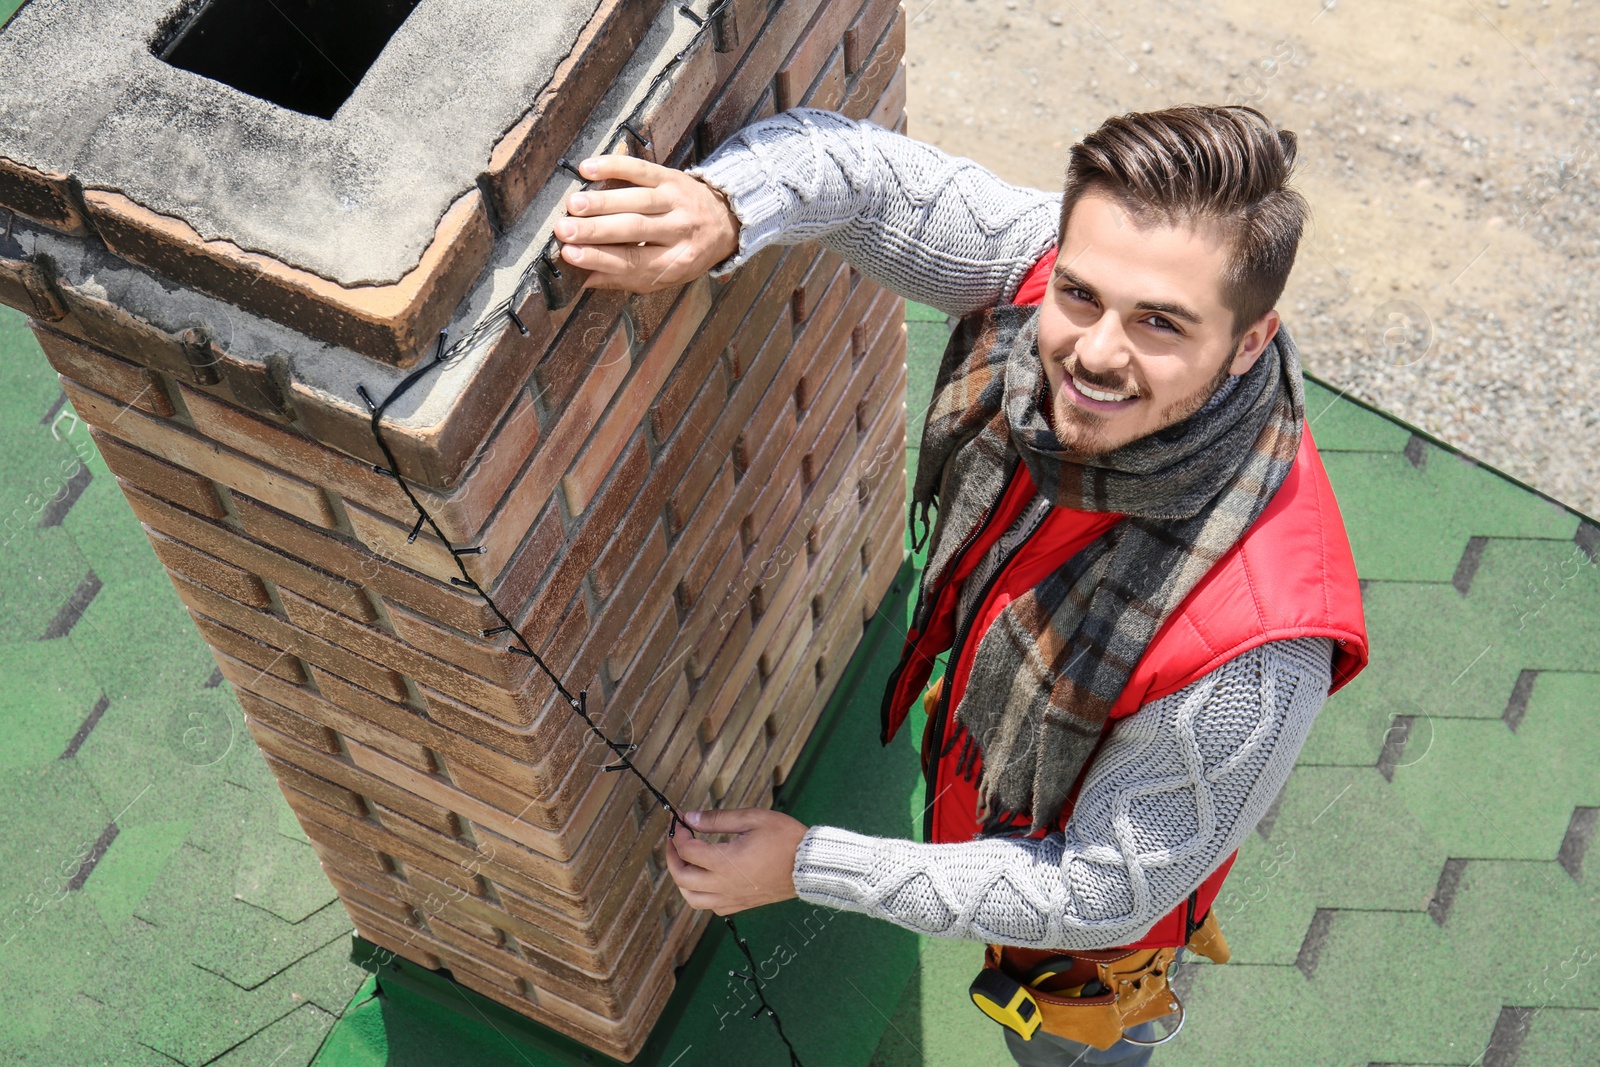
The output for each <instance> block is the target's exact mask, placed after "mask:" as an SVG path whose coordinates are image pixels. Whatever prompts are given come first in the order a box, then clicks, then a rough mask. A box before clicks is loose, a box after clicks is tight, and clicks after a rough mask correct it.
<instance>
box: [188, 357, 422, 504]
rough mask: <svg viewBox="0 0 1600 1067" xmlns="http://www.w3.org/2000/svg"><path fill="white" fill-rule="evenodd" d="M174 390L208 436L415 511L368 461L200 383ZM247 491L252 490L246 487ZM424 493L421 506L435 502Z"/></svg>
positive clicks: (332, 485) (356, 496)
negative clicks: (216, 396) (214, 393)
mask: <svg viewBox="0 0 1600 1067" xmlns="http://www.w3.org/2000/svg"><path fill="white" fill-rule="evenodd" d="M178 394H179V396H181V397H182V399H183V404H184V407H185V408H186V409H188V412H189V418H190V419H191V420H192V422H193V423H194V428H195V429H196V430H197V431H199V432H200V433H201V434H203V435H204V436H205V437H207V438H209V439H210V440H213V441H216V442H217V443H218V444H221V445H224V446H226V447H228V448H231V449H234V450H235V451H237V452H239V453H241V454H243V455H245V456H248V457H250V458H251V459H254V460H256V461H257V462H260V463H270V464H275V465H277V466H284V467H288V468H290V469H292V470H294V471H295V473H296V474H298V475H299V476H300V477H302V478H305V479H307V480H309V481H312V482H315V483H316V484H317V485H319V486H322V487H325V488H327V489H330V490H332V491H333V492H335V493H338V494H339V495H340V496H344V497H348V498H350V499H352V500H356V501H359V502H360V503H362V504H364V505H366V506H368V507H371V508H374V509H376V510H379V511H382V512H383V513H384V514H387V515H394V516H397V517H403V518H407V519H410V518H413V517H415V515H416V510H415V509H414V508H413V507H412V506H411V503H410V501H408V500H407V499H406V496H405V494H404V493H403V492H402V491H401V490H400V487H399V486H398V485H396V484H395V481H394V479H393V478H390V477H387V476H385V475H381V474H378V473H377V472H376V471H374V470H373V468H372V465H371V464H369V463H363V462H362V461H360V460H357V459H352V458H351V457H349V456H347V455H345V454H343V453H342V452H335V451H334V450H333V449H331V448H326V447H324V446H322V445H320V444H318V443H317V442H315V441H310V440H307V439H306V438H305V437H302V436H301V435H299V434H297V433H292V432H290V431H288V430H284V429H282V428H280V427H278V426H274V425H272V424H271V423H269V422H264V421H262V420H261V419H258V418H256V417H255V416H253V415H251V414H249V413H248V412H244V411H240V410H239V409H238V408H235V407H232V406H231V405H228V404H224V403H221V402H219V401H217V400H215V399H213V398H212V397H209V396H207V395H206V394H205V393H202V392H201V391H199V390H198V389H195V388H192V387H188V386H179V387H178ZM246 495H254V494H251V493H249V492H248V491H246ZM423 496H424V502H425V506H426V504H428V503H432V502H433V501H432V499H431V498H432V496H433V494H430V493H427V492H426V491H425V490H424V491H423ZM268 503H270V501H268ZM429 510H433V509H432V508H430V509H429Z"/></svg>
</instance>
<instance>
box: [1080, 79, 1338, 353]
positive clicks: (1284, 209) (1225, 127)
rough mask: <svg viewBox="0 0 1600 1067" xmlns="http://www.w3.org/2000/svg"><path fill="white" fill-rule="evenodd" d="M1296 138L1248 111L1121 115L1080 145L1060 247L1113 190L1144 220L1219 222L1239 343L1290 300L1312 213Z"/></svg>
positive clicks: (1225, 285) (1225, 293) (1225, 292)
mask: <svg viewBox="0 0 1600 1067" xmlns="http://www.w3.org/2000/svg"><path fill="white" fill-rule="evenodd" d="M1294 160H1295V136H1294V134H1293V133H1292V132H1291V131H1289V130H1279V129H1277V128H1275V127H1274V126H1273V125H1272V122H1271V121H1270V120H1269V119H1268V118H1267V117H1266V116H1265V115H1263V114H1262V113H1261V112H1259V111H1257V110H1256V109H1255V108H1253V107H1248V106H1245V105H1229V106H1226V107H1209V106H1202V105H1197V104H1189V105H1185V106H1182V107H1170V108H1164V109H1163V110H1160V111H1143V112H1134V113H1130V114H1127V115H1118V116H1116V117H1115V118H1110V119H1107V120H1106V121H1105V122H1103V123H1101V125H1100V128H1099V129H1097V130H1095V131H1094V132H1093V133H1091V134H1089V135H1088V136H1087V137H1085V138H1084V139H1083V140H1082V141H1079V142H1078V143H1077V144H1075V145H1073V146H1072V156H1071V160H1070V161H1069V162H1068V164H1067V182H1066V190H1065V194H1064V196H1063V198H1062V202H1061V228H1060V231H1059V233H1058V234H1057V240H1058V241H1060V242H1063V243H1064V242H1065V240H1066V235H1067V220H1068V219H1069V218H1070V217H1071V216H1072V209H1073V207H1074V206H1075V205H1076V204H1077V202H1078V201H1079V200H1081V199H1082V198H1083V196H1084V195H1085V194H1087V193H1089V192H1097V193H1104V194H1106V195H1108V196H1110V197H1111V198H1112V199H1114V200H1115V201H1117V202H1118V203H1119V204H1121V205H1122V207H1123V208H1124V209H1126V210H1127V211H1128V212H1129V214H1131V215H1133V216H1134V217H1135V218H1136V219H1139V220H1140V221H1141V222H1145V221H1149V220H1159V221H1161V222H1164V223H1166V224H1168V225H1177V224H1179V223H1188V224H1195V223H1204V222H1215V223H1218V224H1220V225H1221V226H1222V227H1223V229H1224V232H1225V233H1226V234H1227V235H1228V237H1229V239H1230V244H1231V250H1230V261H1229V263H1228V266H1227V267H1226V268H1225V269H1224V271H1223V277H1222V300H1223V303H1224V304H1226V305H1227V306H1228V308H1229V309H1230V310H1231V311H1232V312H1233V332H1234V337H1235V339H1237V338H1238V337H1239V336H1240V335H1242V334H1243V333H1244V331H1245V330H1247V329H1249V327H1250V326H1251V325H1252V324H1253V323H1254V322H1256V320H1258V319H1260V318H1261V316H1263V315H1265V314H1266V313H1267V312H1269V311H1271V310H1272V308H1273V306H1274V305H1276V304H1277V302H1278V298H1279V297H1280V296H1282V295H1283V287H1284V285H1285V283H1287V282H1288V280H1289V271H1290V269H1291V268H1292V267H1293V266H1294V257H1295V252H1296V250H1297V249H1298V248H1299V245H1300V232H1301V230H1302V229H1303V228H1304V226H1305V222H1306V218H1307V217H1308V215H1309V214H1310V208H1309V206H1308V205H1307V204H1306V200H1305V198H1304V197H1303V196H1301V195H1300V194H1299V193H1298V192H1296V191H1295V190H1294V189H1292V188H1290V187H1289V184H1288V183H1289V177H1290V172H1291V171H1292V170H1293V169H1294Z"/></svg>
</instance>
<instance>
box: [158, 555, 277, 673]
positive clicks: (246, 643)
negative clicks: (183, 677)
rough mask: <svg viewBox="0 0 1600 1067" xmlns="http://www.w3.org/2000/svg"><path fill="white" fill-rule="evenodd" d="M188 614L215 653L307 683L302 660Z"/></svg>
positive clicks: (200, 615)
mask: <svg viewBox="0 0 1600 1067" xmlns="http://www.w3.org/2000/svg"><path fill="white" fill-rule="evenodd" d="M179 581H181V579H176V578H175V579H174V580H173V582H174V584H178V582H179ZM189 615H190V617H192V618H193V619H194V621H195V625H196V626H197V627H199V629H200V636H201V637H204V638H205V639H206V642H207V643H208V644H210V645H211V647H212V648H213V649H215V650H216V651H218V652H223V653H226V654H227V655H229V656H232V657H234V658H235V659H238V660H241V661H243V662H245V663H248V664H250V666H252V667H254V668H255V669H256V670H257V671H259V672H260V673H261V674H270V675H272V676H273V677H275V678H282V679H283V680H284V681H286V682H293V683H294V684H296V685H299V684H300V683H302V682H304V681H305V680H306V675H305V671H303V670H302V669H301V667H300V661H299V660H298V659H296V658H295V657H294V656H291V655H290V654H289V653H287V652H285V651H283V650H282V649H279V648H273V647H272V646H271V645H267V644H264V643H263V642H260V641H257V640H256V639H255V638H254V637H248V636H246V635H245V634H242V633H240V632H239V631H238V630H235V629H233V628H232V627H229V626H224V625H223V624H222V623H219V622H217V621H215V620H213V619H209V618H207V617H206V616H204V615H202V614H200V613H199V612H197V611H195V610H194V609H192V608H191V609H190V611H189Z"/></svg>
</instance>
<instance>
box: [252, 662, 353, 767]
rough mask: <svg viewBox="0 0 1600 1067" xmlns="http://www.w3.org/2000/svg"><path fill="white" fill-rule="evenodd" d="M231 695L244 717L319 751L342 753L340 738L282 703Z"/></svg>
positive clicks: (253, 696) (332, 753)
mask: <svg viewBox="0 0 1600 1067" xmlns="http://www.w3.org/2000/svg"><path fill="white" fill-rule="evenodd" d="M235 662H238V661H235ZM234 695H236V696H237V697H238V698H239V704H240V706H241V707H243V708H244V713H245V714H246V715H248V716H250V717H251V718H253V719H258V720H260V721H261V722H264V723H266V724H267V725H268V726H270V727H272V728H273V729H274V730H276V731H278V732H279V733H280V734H286V735H287V736H289V737H292V738H294V739H295V740H296V741H299V742H300V743H302V744H305V745H309V746H311V747H312V748H314V749H316V750H317V751H318V752H326V753H328V754H329V755H334V756H337V755H338V754H339V752H340V751H341V750H340V748H339V735H338V734H336V733H334V732H333V731H332V730H330V729H328V728H327V727H326V726H324V725H322V724H321V723H318V722H313V721H311V720H310V719H308V718H306V717H305V716H303V715H296V714H295V713H294V712H292V711H290V710H289V709H288V708H286V707H283V706H282V705H281V704H274V703H273V702H272V701H270V700H268V699H266V698H265V697H260V696H257V695H256V694H255V693H252V692H250V691H249V690H248V689H235V690H234Z"/></svg>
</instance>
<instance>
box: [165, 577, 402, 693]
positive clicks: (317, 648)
mask: <svg viewBox="0 0 1600 1067" xmlns="http://www.w3.org/2000/svg"><path fill="white" fill-rule="evenodd" d="M172 584H173V585H174V586H175V587H176V588H177V590H178V598H179V599H180V600H182V601H183V602H184V603H185V604H187V605H188V606H189V607H190V608H191V609H193V610H194V611H197V612H200V613H201V614H204V615H208V616H210V617H211V618H213V619H216V620H217V621H218V622H221V623H222V624H224V625H226V626H230V627H233V628H234V629H237V630H240V631H242V632H244V633H249V634H259V635H260V636H261V637H262V638H264V639H265V640H266V641H267V642H268V643H269V644H271V645H272V646H273V647H275V648H283V649H285V650H287V651H288V652H290V653H291V654H293V655H296V656H299V657H301V658H302V659H306V660H309V661H310V662H312V663H316V664H318V665H319V666H322V667H324V668H326V669H327V670H329V671H332V672H333V673H334V674H337V675H339V676H340V677H341V678H343V677H348V678H350V679H351V680H352V681H354V682H357V683H358V684H361V685H364V686H366V687H367V688H368V689H371V690H373V691H375V692H378V693H382V694H384V695H386V696H392V697H393V698H394V699H396V700H403V699H405V697H406V687H405V683H404V681H403V680H402V679H401V678H400V676H399V675H398V674H396V673H395V672H394V671H391V670H388V669H386V668H384V667H382V666H380V665H379V664H376V663H373V662H372V661H370V660H367V659H364V658H363V657H361V656H357V655H355V654H354V653H352V652H349V651H347V650H346V649H343V648H340V647H339V646H338V645H335V644H332V643H331V642H328V641H324V640H323V639H322V638H320V637H317V636H315V635H313V634H308V633H306V632H304V631H302V630H299V629H297V628H295V627H293V626H290V625H289V624H287V623H285V622H284V621H283V620H282V619H280V618H278V617H277V616H276V615H271V614H268V613H267V612H264V611H258V610H256V609H255V608H251V607H246V606H245V605H244V604H240V603H239V602H238V601H236V600H229V599H228V598H227V597H225V596H221V595H219V594H217V593H213V592H212V591H211V590H209V589H206V588H203V587H202V586H198V585H195V584H193V583H192V582H189V581H187V580H186V579H184V578H181V577H179V576H178V575H173V576H172ZM241 658H243V657H241Z"/></svg>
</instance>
